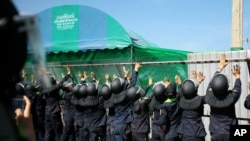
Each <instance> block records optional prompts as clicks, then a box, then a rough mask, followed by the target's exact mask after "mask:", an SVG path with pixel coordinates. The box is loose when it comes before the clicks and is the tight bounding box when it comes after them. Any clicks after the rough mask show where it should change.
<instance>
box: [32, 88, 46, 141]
mask: <svg viewBox="0 0 250 141" xmlns="http://www.w3.org/2000/svg"><path fill="white" fill-rule="evenodd" d="M35 89H36V98H35V104H36V105H35V107H36V115H37V122H36V123H37V128H36V132H37V140H38V141H44V136H45V107H46V100H45V95H44V93H42V90H43V87H42V85H41V84H37V85H36V86H35Z"/></svg>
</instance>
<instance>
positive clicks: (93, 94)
mask: <svg viewBox="0 0 250 141" xmlns="http://www.w3.org/2000/svg"><path fill="white" fill-rule="evenodd" d="M98 83H99V81H97V82H91V83H88V85H87V97H86V98H85V99H84V100H85V101H84V105H83V106H84V108H85V113H84V118H83V123H84V126H83V129H84V132H85V134H87V135H89V138H88V140H93V141H94V140H98V139H99V140H102V141H104V140H105V134H106V120H107V117H106V116H105V115H106V111H105V109H104V100H103V97H101V96H100V95H99V90H98Z"/></svg>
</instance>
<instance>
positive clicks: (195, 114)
mask: <svg viewBox="0 0 250 141" xmlns="http://www.w3.org/2000/svg"><path fill="white" fill-rule="evenodd" d="M178 89H182V85H181V84H180V85H179V86H178ZM179 92H182V91H179ZM196 92H197V90H196ZM196 92H195V93H194V96H193V97H192V98H187V97H186V96H185V95H184V96H185V97H184V96H182V97H181V99H180V107H181V109H183V113H182V118H181V123H180V127H179V129H178V133H179V134H180V135H181V137H182V141H205V136H206V135H207V133H206V130H205V127H204V124H203V122H202V115H203V111H204V104H205V100H204V96H199V95H197V93H196ZM179 94H180V95H183V94H182V93H179Z"/></svg>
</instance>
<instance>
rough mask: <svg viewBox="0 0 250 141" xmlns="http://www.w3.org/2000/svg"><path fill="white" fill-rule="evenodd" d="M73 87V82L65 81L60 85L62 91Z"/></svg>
mask: <svg viewBox="0 0 250 141" xmlns="http://www.w3.org/2000/svg"><path fill="white" fill-rule="evenodd" d="M73 86H74V83H73V82H70V81H65V82H63V84H62V89H63V90H64V91H69V88H70V87H73Z"/></svg>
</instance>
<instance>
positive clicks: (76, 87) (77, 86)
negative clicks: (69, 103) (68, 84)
mask: <svg viewBox="0 0 250 141" xmlns="http://www.w3.org/2000/svg"><path fill="white" fill-rule="evenodd" d="M81 86H82V85H81V84H77V85H75V86H74V88H73V94H74V96H76V97H79V96H80V95H79V89H80V87H81Z"/></svg>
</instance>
